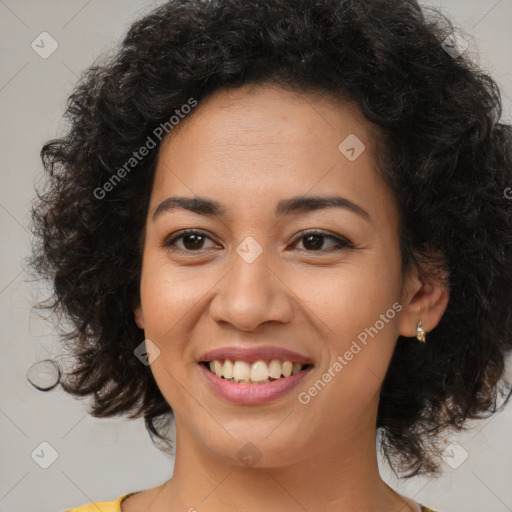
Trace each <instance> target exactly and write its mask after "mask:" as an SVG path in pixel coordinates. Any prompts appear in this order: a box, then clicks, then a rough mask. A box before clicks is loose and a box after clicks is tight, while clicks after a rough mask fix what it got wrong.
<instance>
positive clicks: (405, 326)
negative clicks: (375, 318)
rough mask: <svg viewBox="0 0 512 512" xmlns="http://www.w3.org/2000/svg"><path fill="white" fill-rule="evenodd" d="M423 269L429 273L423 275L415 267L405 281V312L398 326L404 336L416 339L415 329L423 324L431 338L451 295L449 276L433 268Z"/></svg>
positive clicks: (403, 298)
mask: <svg viewBox="0 0 512 512" xmlns="http://www.w3.org/2000/svg"><path fill="white" fill-rule="evenodd" d="M423 268H424V269H425V271H426V272H422V271H421V270H420V268H419V267H418V266H416V265H415V266H414V267H413V268H412V269H411V270H410V271H409V272H408V273H407V276H406V277H405V283H404V292H403V294H402V306H403V312H402V315H401V317H400V323H399V334H400V335H401V336H407V337H414V336H416V327H417V325H418V322H419V321H420V320H421V322H422V327H423V329H424V330H425V332H427V334H428V332H429V331H431V330H432V329H434V327H436V325H437V324H438V323H439V321H440V320H441V318H442V316H443V314H444V312H445V311H446V306H447V305H448V300H449V296H450V294H449V291H448V287H447V286H448V285H447V282H448V280H447V277H448V276H447V273H446V272H444V271H440V270H438V269H439V267H437V266H436V267H434V266H433V265H432V266H431V267H428V266H425V265H424V266H423Z"/></svg>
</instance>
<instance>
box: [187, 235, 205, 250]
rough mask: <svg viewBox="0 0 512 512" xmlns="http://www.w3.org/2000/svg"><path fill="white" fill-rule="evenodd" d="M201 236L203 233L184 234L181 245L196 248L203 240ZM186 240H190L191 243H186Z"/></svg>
mask: <svg viewBox="0 0 512 512" xmlns="http://www.w3.org/2000/svg"><path fill="white" fill-rule="evenodd" d="M202 237H203V235H194V234H192V235H186V236H185V237H184V238H183V245H184V246H185V247H186V248H187V249H197V248H198V247H199V248H200V246H201V244H202V242H203V240H201V239H202ZM187 240H192V243H187Z"/></svg>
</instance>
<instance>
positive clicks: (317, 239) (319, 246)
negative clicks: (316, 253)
mask: <svg viewBox="0 0 512 512" xmlns="http://www.w3.org/2000/svg"><path fill="white" fill-rule="evenodd" d="M322 238H323V235H307V236H306V243H305V244H304V246H306V245H308V244H309V245H310V246H312V248H313V249H319V248H321V247H322ZM312 239H313V240H315V239H316V241H317V243H316V244H315V243H313V244H310V243H309V241H310V240H312Z"/></svg>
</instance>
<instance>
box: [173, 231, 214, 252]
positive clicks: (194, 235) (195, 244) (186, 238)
mask: <svg viewBox="0 0 512 512" xmlns="http://www.w3.org/2000/svg"><path fill="white" fill-rule="evenodd" d="M180 240H181V242H182V244H181V245H182V246H181V247H180V246H179V244H177V242H178V241H180ZM207 240H211V238H210V237H209V236H207V235H206V234H205V233H203V232H201V231H196V230H193V229H190V230H185V231H181V232H180V233H179V234H178V235H177V236H174V237H173V238H171V239H170V240H167V241H165V242H164V246H165V247H167V248H171V249H174V248H176V250H178V251H182V252H198V251H200V250H201V249H205V247H204V245H205V242H206V241H207ZM212 242H213V241H212ZM214 246H215V244H214ZM206 248H208V247H206Z"/></svg>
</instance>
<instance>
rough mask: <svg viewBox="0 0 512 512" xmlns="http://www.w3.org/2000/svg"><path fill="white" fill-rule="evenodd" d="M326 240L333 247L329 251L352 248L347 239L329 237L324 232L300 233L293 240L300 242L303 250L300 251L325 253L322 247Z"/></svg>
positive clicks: (329, 235)
mask: <svg viewBox="0 0 512 512" xmlns="http://www.w3.org/2000/svg"><path fill="white" fill-rule="evenodd" d="M327 239H329V240H331V241H332V243H333V245H331V249H332V250H334V251H339V250H342V249H347V248H354V245H353V244H352V242H350V241H348V240H347V239H345V238H343V237H340V236H335V235H331V234H329V233H327V232H325V231H320V230H311V231H307V232H304V231H303V232H302V233H299V235H298V236H297V237H296V238H295V241H302V245H303V246H304V249H299V250H301V251H307V252H325V251H326V249H325V248H322V246H323V245H324V242H325V240H327ZM329 252H331V251H329Z"/></svg>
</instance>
